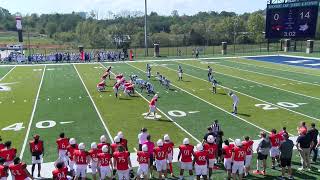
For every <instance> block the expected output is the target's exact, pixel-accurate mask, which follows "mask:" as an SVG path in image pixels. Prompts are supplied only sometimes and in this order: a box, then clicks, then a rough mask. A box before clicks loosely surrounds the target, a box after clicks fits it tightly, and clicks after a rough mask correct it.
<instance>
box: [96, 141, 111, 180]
mask: <svg viewBox="0 0 320 180" xmlns="http://www.w3.org/2000/svg"><path fill="white" fill-rule="evenodd" d="M111 158H112V156H111V154H109V147H108V146H107V145H104V146H103V147H102V153H99V154H98V166H99V169H100V179H101V180H104V179H105V178H108V179H111V177H112V171H113V164H112V161H111Z"/></svg>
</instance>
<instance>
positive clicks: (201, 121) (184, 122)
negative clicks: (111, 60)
mask: <svg viewBox="0 0 320 180" xmlns="http://www.w3.org/2000/svg"><path fill="white" fill-rule="evenodd" d="M135 65H136V64H135V63H130V66H129V65H120V66H117V68H116V70H117V71H118V72H125V73H126V74H135V75H138V76H139V77H140V78H144V79H145V78H146V77H145V76H146V75H145V73H144V72H143V70H142V69H137V67H135ZM151 83H152V84H153V85H154V88H155V90H156V92H157V93H158V94H159V96H160V98H159V102H158V107H159V108H160V109H161V110H162V111H164V112H165V113H167V115H168V116H170V114H169V113H168V112H169V111H172V110H179V111H183V112H185V113H186V116H184V117H175V116H172V115H171V118H172V119H173V120H174V121H175V122H177V123H178V124H179V125H181V126H182V127H183V128H185V129H186V130H187V131H188V132H190V133H191V134H193V135H194V136H196V137H197V138H198V139H200V140H201V139H202V138H203V135H204V133H205V132H206V128H207V127H208V126H209V125H211V124H212V123H213V121H214V120H215V119H219V121H220V124H221V126H222V127H223V130H224V131H225V132H226V134H225V137H226V138H232V139H235V138H239V137H242V136H241V135H243V134H244V133H246V132H249V134H248V135H250V136H251V137H256V135H257V134H258V133H259V129H258V128H256V127H253V126H252V125H249V124H246V123H243V122H242V121H239V120H238V119H237V118H235V117H234V116H232V115H228V114H226V113H225V112H223V111H221V110H219V109H217V108H215V107H212V106H210V105H208V104H207V103H206V102H203V101H201V100H199V99H197V98H195V97H193V96H190V95H189V94H187V93H186V92H183V91H181V90H179V89H177V88H175V87H171V88H170V89H169V90H167V89H166V88H165V87H163V86H161V85H160V83H159V82H158V80H156V79H155V78H154V77H152V79H151ZM142 95H143V96H144V97H146V98H148V99H150V98H151V97H148V96H147V94H146V93H142ZM190 111H199V112H198V113H194V114H190V113H188V112H190ZM177 143H181V140H180V141H178V142H177Z"/></svg>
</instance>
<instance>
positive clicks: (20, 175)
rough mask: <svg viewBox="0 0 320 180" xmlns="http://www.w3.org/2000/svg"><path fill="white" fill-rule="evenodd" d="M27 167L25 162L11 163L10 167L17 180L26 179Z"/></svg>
mask: <svg viewBox="0 0 320 180" xmlns="http://www.w3.org/2000/svg"><path fill="white" fill-rule="evenodd" d="M26 167H27V165H26V164H25V163H19V164H11V165H10V166H9V169H10V172H11V175H12V176H14V179H15V180H25V179H26V178H27V177H28V175H27V173H26V172H25V171H24V170H25V169H26Z"/></svg>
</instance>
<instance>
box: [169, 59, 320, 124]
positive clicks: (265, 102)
mask: <svg viewBox="0 0 320 180" xmlns="http://www.w3.org/2000/svg"><path fill="white" fill-rule="evenodd" d="M181 64H185V63H181ZM185 65H187V66H191V67H195V68H198V69H202V70H206V69H203V68H200V67H197V66H194V65H190V64H185ZM165 68H168V67H165ZM168 69H170V70H172V71H173V69H171V68H168ZM184 74H186V75H187V76H190V77H193V78H196V79H199V80H202V81H205V82H207V81H206V80H204V79H201V78H198V77H195V76H192V75H190V74H187V73H184ZM219 86H221V87H222V88H225V89H229V90H232V91H234V92H237V93H239V94H242V95H244V96H247V97H250V98H252V99H255V100H258V101H261V102H264V103H267V104H270V105H273V106H276V107H278V108H281V109H285V110H287V111H290V112H293V113H296V114H299V115H301V116H304V117H307V118H310V119H313V120H316V121H320V120H319V119H318V118H315V117H312V116H309V115H306V114H303V113H300V112H297V111H294V110H291V109H289V108H286V107H283V106H279V105H277V104H273V103H270V102H267V101H264V100H262V99H259V98H256V97H253V96H250V95H248V94H245V93H242V92H239V91H237V90H234V89H231V88H228V87H225V86H222V85H219Z"/></svg>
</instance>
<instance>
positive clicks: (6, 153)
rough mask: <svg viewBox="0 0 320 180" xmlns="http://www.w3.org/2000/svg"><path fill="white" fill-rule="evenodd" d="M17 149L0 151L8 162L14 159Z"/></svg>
mask: <svg viewBox="0 0 320 180" xmlns="http://www.w3.org/2000/svg"><path fill="white" fill-rule="evenodd" d="M16 154H17V150H16V149H15V148H11V149H2V150H1V151H0V156H1V157H2V158H4V159H5V160H6V161H7V162H8V161H13V159H14V158H15V157H16Z"/></svg>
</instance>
